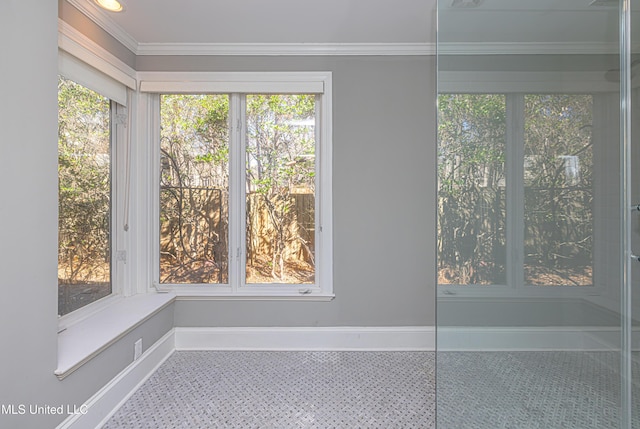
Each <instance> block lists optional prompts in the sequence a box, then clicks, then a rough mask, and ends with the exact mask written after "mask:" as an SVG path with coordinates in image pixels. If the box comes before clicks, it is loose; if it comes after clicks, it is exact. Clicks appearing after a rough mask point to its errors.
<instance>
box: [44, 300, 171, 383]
mask: <svg viewBox="0 0 640 429" xmlns="http://www.w3.org/2000/svg"><path fill="white" fill-rule="evenodd" d="M174 299H175V295H174V294H172V293H157V294H153V293H152V294H141V295H135V296H132V297H127V298H120V299H116V300H114V301H113V302H112V303H111V304H110V305H109V306H107V307H105V308H103V309H101V310H100V311H98V312H96V313H94V314H92V315H91V316H89V317H87V318H85V319H83V320H82V321H80V322H78V323H75V324H73V325H71V326H68V327H67V328H66V329H65V330H63V331H62V332H60V333H59V334H58V368H57V369H56V370H55V372H54V373H55V375H56V376H57V377H58V379H60V380H62V379H64V378H65V377H67V376H68V375H69V374H71V373H72V372H74V371H75V370H77V369H78V368H80V367H81V366H82V365H84V364H85V363H87V362H89V361H90V360H91V359H93V358H94V357H95V356H97V355H98V354H99V353H100V352H102V351H103V350H105V349H106V348H107V347H109V346H110V345H111V344H113V343H115V342H116V341H118V340H119V339H120V338H122V337H123V336H124V335H126V334H127V333H128V332H130V331H131V330H132V329H134V328H135V327H136V326H138V325H140V324H141V323H142V322H144V321H145V320H147V319H149V318H150V317H151V316H153V315H154V314H156V313H157V312H158V311H160V310H162V309H163V308H165V307H166V306H167V305H169V304H170V303H171V302H173V301H174Z"/></svg>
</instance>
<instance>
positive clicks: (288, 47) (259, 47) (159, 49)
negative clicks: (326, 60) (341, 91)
mask: <svg viewBox="0 0 640 429" xmlns="http://www.w3.org/2000/svg"><path fill="white" fill-rule="evenodd" d="M435 53H436V48H435V44H433V43H139V44H138V49H137V51H136V55H249V56H260V55H265V56H278V55H281V56H285V55H291V56H306V55H312V56H318V55H435Z"/></svg>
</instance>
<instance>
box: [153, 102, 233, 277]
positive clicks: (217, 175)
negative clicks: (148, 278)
mask: <svg viewBox="0 0 640 429" xmlns="http://www.w3.org/2000/svg"><path fill="white" fill-rule="evenodd" d="M160 112H161V132H160V152H161V155H160V167H161V176H160V282H161V283H173V284H199V283H219V284H226V283H228V281H229V279H228V276H229V272H228V265H229V255H228V253H229V97H228V96H227V95H173V94H172V95H162V96H161V106H160Z"/></svg>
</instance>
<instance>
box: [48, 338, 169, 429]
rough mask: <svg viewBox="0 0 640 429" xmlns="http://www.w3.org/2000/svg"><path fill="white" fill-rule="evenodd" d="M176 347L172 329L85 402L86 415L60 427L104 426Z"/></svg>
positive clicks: (67, 421) (67, 420)
mask: <svg viewBox="0 0 640 429" xmlns="http://www.w3.org/2000/svg"><path fill="white" fill-rule="evenodd" d="M174 350H175V335H174V330H173V329H172V330H171V331H169V332H167V334H165V335H164V336H163V337H162V338H161V339H159V340H158V341H157V342H156V343H155V344H154V345H153V346H151V347H150V348H149V349H147V350H146V351H145V352H144V353H143V354H142V355H141V356H140V358H139V359H137V360H135V361H133V362H132V363H131V364H130V365H129V366H128V367H127V368H125V369H124V370H123V371H122V372H121V373H120V374H118V375H117V376H116V377H114V378H113V379H112V380H111V381H110V382H109V383H107V384H106V385H105V386H104V387H103V388H102V389H100V390H99V391H98V392H97V393H96V394H95V395H93V396H92V397H91V398H90V399H89V400H88V401H87V402H86V403H85V404H84V405H83V408H82V409H83V411H84V414H82V413H78V414H74V415H71V416H69V417H68V418H67V419H66V420H65V421H63V422H62V423H61V424H60V425H59V426H58V427H57V429H94V428H99V427H101V426H102V425H104V424H105V423H106V422H107V420H108V419H109V418H110V417H111V416H112V415H113V413H114V412H115V411H116V410H117V409H118V408H120V406H121V405H122V404H123V403H124V402H125V401H126V400H127V399H129V397H130V396H131V395H132V394H133V393H134V392H135V391H136V390H137V389H138V387H140V386H141V385H142V383H144V382H145V381H146V380H147V379H148V378H149V377H150V376H151V375H152V374H153V373H154V372H155V371H156V369H157V368H158V367H159V366H160V365H162V363H163V362H164V361H165V360H166V359H167V358H168V357H169V356H171V354H172V353H173V352H174Z"/></svg>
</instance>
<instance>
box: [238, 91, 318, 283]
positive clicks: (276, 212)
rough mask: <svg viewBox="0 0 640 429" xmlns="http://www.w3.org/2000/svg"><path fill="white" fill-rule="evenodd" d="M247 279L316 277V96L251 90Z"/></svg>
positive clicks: (275, 280) (270, 280) (307, 280)
mask: <svg viewBox="0 0 640 429" xmlns="http://www.w3.org/2000/svg"><path fill="white" fill-rule="evenodd" d="M246 145H247V146H246V173H247V174H246V190H247V199H246V204H247V243H246V246H247V252H246V255H247V258H246V281H247V283H314V281H315V261H314V259H315V173H316V170H315V145H316V142H315V96H314V95H248V96H247V142H246Z"/></svg>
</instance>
